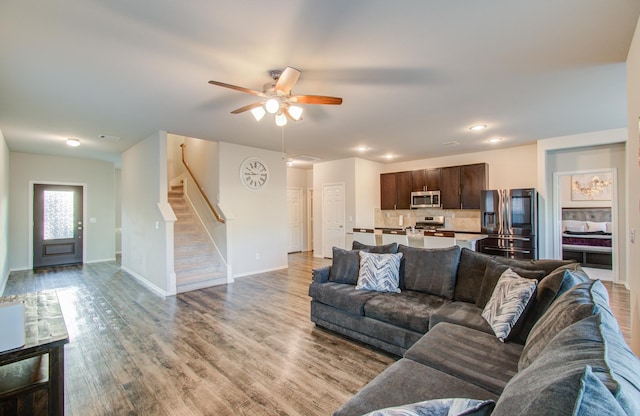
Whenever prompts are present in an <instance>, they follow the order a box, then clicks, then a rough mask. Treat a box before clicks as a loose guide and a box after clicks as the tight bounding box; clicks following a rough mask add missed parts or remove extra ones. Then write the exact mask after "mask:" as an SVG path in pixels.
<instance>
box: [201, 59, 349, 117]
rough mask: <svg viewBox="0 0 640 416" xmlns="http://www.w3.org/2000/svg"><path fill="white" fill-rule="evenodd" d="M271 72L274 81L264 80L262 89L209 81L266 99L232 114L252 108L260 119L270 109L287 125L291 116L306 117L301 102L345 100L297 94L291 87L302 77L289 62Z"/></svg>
mask: <svg viewBox="0 0 640 416" xmlns="http://www.w3.org/2000/svg"><path fill="white" fill-rule="evenodd" d="M270 74H271V78H273V81H271V82H267V83H266V84H264V86H263V87H262V91H257V90H252V89H249V88H244V87H239V86H237V85H231V84H226V83H224V82H219V81H209V84H211V85H218V86H220V87H225V88H230V89H232V90H236V91H240V92H244V93H247V94H253V95H257V96H258V97H262V98H263V99H262V100H261V101H257V102H255V103H252V104H249V105H245V106H244V107H240V108H237V109H235V110H233V111H232V112H231V114H240V113H244V112H245V111H251V114H253V116H254V118H255V119H256V121H260V120H261V119H262V117H264V115H265V114H266V113H271V114H275V119H276V124H277V125H278V126H284V125H285V124H287V118H288V119H290V120H292V121H298V120H300V119H301V118H302V111H303V110H302V107H300V106H298V105H297V104H329V105H340V104H342V98H339V97H328V96H325V95H293V94H292V93H291V90H292V89H293V87H294V86H295V84H296V82H298V78H299V77H300V71H299V70H297V69H295V68H292V67H290V66H288V67H286V68H285V69H284V70H282V71H281V70H273V71H271V72H270Z"/></svg>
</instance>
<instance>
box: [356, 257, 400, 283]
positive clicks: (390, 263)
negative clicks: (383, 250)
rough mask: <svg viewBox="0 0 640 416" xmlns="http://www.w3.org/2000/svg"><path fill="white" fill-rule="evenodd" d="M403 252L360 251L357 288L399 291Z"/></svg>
mask: <svg viewBox="0 0 640 416" xmlns="http://www.w3.org/2000/svg"><path fill="white" fill-rule="evenodd" d="M401 259H402V253H397V254H377V253H367V252H364V251H361V252H360V271H359V274H358V283H357V284H356V290H375V291H378V292H395V293H399V292H400V288H399V287H398V283H399V281H400V276H399V271H400V260H401Z"/></svg>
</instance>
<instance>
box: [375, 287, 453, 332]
mask: <svg viewBox="0 0 640 416" xmlns="http://www.w3.org/2000/svg"><path fill="white" fill-rule="evenodd" d="M449 302H451V301H450V300H448V299H444V298H442V297H440V296H435V295H430V294H428V293H423V292H414V291H411V290H405V291H403V292H402V293H381V294H380V296H376V297H375V298H372V299H371V300H370V301H369V302H367V303H366V304H365V305H364V315H365V316H367V317H369V318H373V319H377V320H379V321H383V322H387V323H390V324H393V325H396V326H399V327H401V328H406V329H410V330H412V331H416V332H420V333H421V334H424V333H425V332H427V331H428V330H429V319H430V318H431V315H433V314H434V313H435V311H437V310H438V309H439V308H440V307H442V305H445V304H447V303H449Z"/></svg>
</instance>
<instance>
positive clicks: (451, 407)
mask: <svg viewBox="0 0 640 416" xmlns="http://www.w3.org/2000/svg"><path fill="white" fill-rule="evenodd" d="M494 406H495V402H494V401H493V400H484V401H483V400H475V399H435V400H426V401H424V402H417V403H411V404H406V405H403V406H397V407H388V408H386V409H380V410H374V411H373V412H371V413H367V414H366V415H365V416H449V415H451V416H463V415H474V416H488V415H490V414H491V411H492V410H493V407H494Z"/></svg>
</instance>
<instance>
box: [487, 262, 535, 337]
mask: <svg viewBox="0 0 640 416" xmlns="http://www.w3.org/2000/svg"><path fill="white" fill-rule="evenodd" d="M537 284H538V281H537V280H535V279H525V278H524V277H521V276H520V275H518V274H517V273H516V272H514V271H513V270H511V269H507V270H505V271H504V273H502V276H500V279H498V283H497V284H496V288H495V289H494V291H493V294H492V295H491V299H489V302H488V303H487V305H486V306H485V307H484V310H483V311H482V317H483V318H484V319H486V320H487V322H489V325H491V328H492V329H493V332H494V333H495V334H496V336H497V337H498V339H499V340H500V341H502V342H504V340H505V339H506V338H507V337H508V336H509V333H510V332H511V329H512V328H513V326H514V325H515V323H516V321H517V320H518V318H519V317H520V315H521V314H522V312H523V311H524V310H525V308H526V306H527V303H529V300H530V299H531V296H532V295H533V292H535V290H536V285H537Z"/></svg>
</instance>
